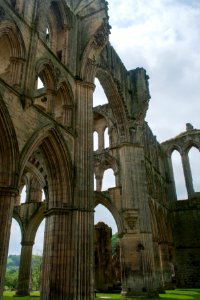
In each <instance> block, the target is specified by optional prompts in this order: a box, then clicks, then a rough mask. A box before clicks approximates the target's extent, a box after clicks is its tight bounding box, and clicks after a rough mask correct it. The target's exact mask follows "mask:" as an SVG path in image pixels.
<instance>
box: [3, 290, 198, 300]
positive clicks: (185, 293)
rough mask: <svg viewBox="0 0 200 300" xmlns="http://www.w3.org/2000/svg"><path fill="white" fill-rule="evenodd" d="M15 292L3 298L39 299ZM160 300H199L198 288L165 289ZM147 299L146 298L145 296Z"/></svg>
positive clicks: (116, 296)
mask: <svg viewBox="0 0 200 300" xmlns="http://www.w3.org/2000/svg"><path fill="white" fill-rule="evenodd" d="M14 295H15V292H4V294H3V300H11V298H12V299H13V300H39V293H38V292H35V293H31V296H30V297H14V298H13V296H14ZM159 298H160V300H200V289H176V290H172V291H166V293H165V294H160V295H159ZM96 299H97V300H98V299H99V300H100V299H113V300H118V299H121V295H120V294H100V293H97V296H96ZM133 299H135V300H138V298H132V299H127V300H133ZM146 299H147V298H146ZM149 299H150V300H158V298H149Z"/></svg>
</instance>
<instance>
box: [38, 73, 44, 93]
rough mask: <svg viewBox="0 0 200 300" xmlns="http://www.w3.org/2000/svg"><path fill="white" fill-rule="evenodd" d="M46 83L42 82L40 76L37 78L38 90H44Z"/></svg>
mask: <svg viewBox="0 0 200 300" xmlns="http://www.w3.org/2000/svg"><path fill="white" fill-rule="evenodd" d="M43 88H44V83H43V82H42V80H41V78H40V77H39V76H38V78H37V90H40V89H43Z"/></svg>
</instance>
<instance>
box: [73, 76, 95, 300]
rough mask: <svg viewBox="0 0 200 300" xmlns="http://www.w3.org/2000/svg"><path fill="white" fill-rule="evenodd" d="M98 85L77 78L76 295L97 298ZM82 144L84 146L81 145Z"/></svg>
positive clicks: (83, 297) (79, 297) (86, 299)
mask: <svg viewBox="0 0 200 300" xmlns="http://www.w3.org/2000/svg"><path fill="white" fill-rule="evenodd" d="M93 92H94V85H93V84H91V83H87V82H84V81H79V80H78V81H77V95H76V97H77V122H76V128H77V134H78V135H77V138H76V143H77V147H76V151H77V152H76V162H75V163H76V174H77V176H76V187H75V195H74V203H75V206H76V208H77V209H76V211H75V214H76V228H75V231H74V236H75V237H76V242H77V244H76V251H75V255H76V259H75V260H76V272H75V278H74V281H75V282H76V283H77V284H76V290H75V294H76V296H75V297H74V299H77V300H78V299H81V300H93V298H94V280H93V271H94V270H93V264H94V263H93V257H94V253H93V248H94V245H93V230H94V228H93V224H94V203H93V172H94V167H93V142H92V141H93V108H92V95H93ZM80 145H81V147H80Z"/></svg>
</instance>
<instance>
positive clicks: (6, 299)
mask: <svg viewBox="0 0 200 300" xmlns="http://www.w3.org/2000/svg"><path fill="white" fill-rule="evenodd" d="M14 295H15V292H4V293H3V300H11V299H13V300H22V299H23V300H39V299H40V297H39V293H38V292H33V293H31V296H30V297H13V296H14Z"/></svg>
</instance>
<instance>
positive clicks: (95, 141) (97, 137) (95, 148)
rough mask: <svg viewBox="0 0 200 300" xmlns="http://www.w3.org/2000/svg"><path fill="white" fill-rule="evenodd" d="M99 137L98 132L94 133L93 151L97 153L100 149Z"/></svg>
mask: <svg viewBox="0 0 200 300" xmlns="http://www.w3.org/2000/svg"><path fill="white" fill-rule="evenodd" d="M98 143H99V136H98V133H97V132H96V131H94V133H93V150H94V151H96V150H98V148H99V145H98Z"/></svg>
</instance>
